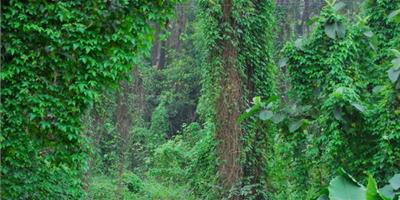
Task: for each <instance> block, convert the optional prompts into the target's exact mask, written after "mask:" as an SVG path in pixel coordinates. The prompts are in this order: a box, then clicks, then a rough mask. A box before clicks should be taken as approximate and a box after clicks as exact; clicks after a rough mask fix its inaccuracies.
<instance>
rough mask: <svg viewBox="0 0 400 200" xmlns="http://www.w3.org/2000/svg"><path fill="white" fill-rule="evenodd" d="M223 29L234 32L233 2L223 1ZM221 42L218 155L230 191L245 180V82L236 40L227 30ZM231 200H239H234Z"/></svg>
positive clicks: (223, 33)
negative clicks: (242, 122)
mask: <svg viewBox="0 0 400 200" xmlns="http://www.w3.org/2000/svg"><path fill="white" fill-rule="evenodd" d="M222 8H223V19H222V27H224V26H225V25H227V26H229V27H230V28H232V29H234V21H233V20H232V8H233V4H232V0H224V1H223V5H222ZM222 35H223V36H222V38H223V39H221V41H220V44H221V47H222V68H223V71H224V73H225V74H224V75H223V77H221V82H220V85H221V91H220V92H221V94H220V97H219V99H218V100H217V116H216V117H217V133H216V137H217V140H218V142H219V143H218V153H219V157H220V161H221V163H220V165H219V176H220V177H219V178H220V182H221V186H222V187H223V188H224V191H229V190H230V189H231V188H233V187H234V186H235V184H238V182H239V181H240V179H241V176H242V167H241V165H240V162H239V159H240V148H241V141H240V139H241V135H242V130H241V128H240V127H239V125H238V124H237V123H236V121H237V119H238V117H239V116H240V114H241V112H242V107H243V100H242V95H243V94H242V88H241V87H242V80H241V77H240V74H239V72H238V70H237V67H236V60H237V54H238V52H237V48H236V47H235V46H234V44H233V41H232V39H231V38H234V37H235V36H234V35H233V34H232V33H231V32H230V31H229V30H226V28H223V30H222ZM231 199H240V196H234V197H232V198H231Z"/></svg>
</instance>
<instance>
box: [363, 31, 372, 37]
mask: <svg viewBox="0 0 400 200" xmlns="http://www.w3.org/2000/svg"><path fill="white" fill-rule="evenodd" d="M364 35H365V36H367V37H369V38H370V37H372V36H374V33H373V32H372V31H366V32H364Z"/></svg>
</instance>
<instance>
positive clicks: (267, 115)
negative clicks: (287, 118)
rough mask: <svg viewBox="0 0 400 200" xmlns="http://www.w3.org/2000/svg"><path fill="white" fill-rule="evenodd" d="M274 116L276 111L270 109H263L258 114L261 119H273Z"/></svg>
mask: <svg viewBox="0 0 400 200" xmlns="http://www.w3.org/2000/svg"><path fill="white" fill-rule="evenodd" d="M273 116H274V113H272V112H271V111H269V110H263V111H261V112H260V114H259V115H258V117H259V118H260V119H261V120H264V121H265V120H269V119H271V118H272V117H273Z"/></svg>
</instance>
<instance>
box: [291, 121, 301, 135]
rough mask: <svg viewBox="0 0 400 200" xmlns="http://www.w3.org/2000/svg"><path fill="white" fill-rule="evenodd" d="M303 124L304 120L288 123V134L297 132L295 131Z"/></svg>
mask: <svg viewBox="0 0 400 200" xmlns="http://www.w3.org/2000/svg"><path fill="white" fill-rule="evenodd" d="M303 123H304V120H302V119H301V120H298V121H293V122H290V123H289V132H290V133H293V132H295V131H297V129H299V128H300V127H301V126H302V125H303Z"/></svg>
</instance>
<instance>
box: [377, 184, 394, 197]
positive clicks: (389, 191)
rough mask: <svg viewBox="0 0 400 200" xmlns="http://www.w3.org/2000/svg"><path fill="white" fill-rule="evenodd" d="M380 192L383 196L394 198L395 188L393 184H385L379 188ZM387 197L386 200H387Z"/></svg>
mask: <svg viewBox="0 0 400 200" xmlns="http://www.w3.org/2000/svg"><path fill="white" fill-rule="evenodd" d="M379 193H380V194H381V197H382V198H384V199H385V198H386V199H393V198H394V195H395V193H394V190H393V187H392V186H391V185H385V187H383V188H381V189H379ZM386 199H385V200H386Z"/></svg>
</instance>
